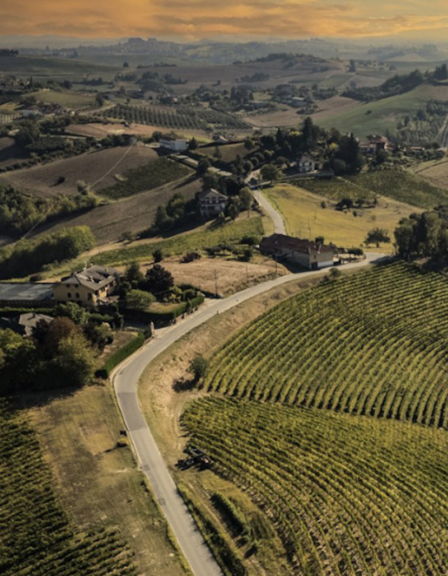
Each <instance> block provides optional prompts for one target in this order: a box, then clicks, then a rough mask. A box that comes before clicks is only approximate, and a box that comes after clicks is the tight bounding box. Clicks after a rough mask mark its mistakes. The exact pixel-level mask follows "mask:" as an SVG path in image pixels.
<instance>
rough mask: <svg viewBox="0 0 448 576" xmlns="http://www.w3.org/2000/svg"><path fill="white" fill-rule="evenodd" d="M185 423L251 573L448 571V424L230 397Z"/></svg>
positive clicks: (191, 411) (205, 402)
mask: <svg viewBox="0 0 448 576" xmlns="http://www.w3.org/2000/svg"><path fill="white" fill-rule="evenodd" d="M211 415H212V416H211ZM182 423H183V425H184V426H185V428H186V430H187V431H188V432H189V433H190V437H189V442H190V444H191V445H193V446H195V447H197V448H201V449H203V450H206V451H207V454H208V455H209V456H210V457H211V458H212V460H213V462H214V467H213V472H205V473H204V474H205V475H208V478H202V479H201V482H203V483H204V484H206V485H208V487H209V492H208V498H209V499H211V501H212V503H214V509H215V513H216V514H217V515H218V516H219V517H220V518H221V519H222V521H223V523H224V525H226V526H227V532H228V533H230V534H233V536H234V538H235V539H236V540H237V542H238V548H237V552H236V555H237V557H238V558H241V559H242V558H243V556H244V558H245V563H246V566H248V569H249V570H248V574H251V575H252V574H259V573H260V571H259V568H258V569H257V566H258V564H259V562H260V563H261V565H262V566H263V568H264V569H265V570H266V573H268V574H276V575H287V574H309V575H312V576H321V575H324V574H327V575H329V574H331V575H338V576H355V575H359V574H363V575H372V576H373V575H374V574H384V575H386V574H387V575H392V574H397V575H398V574H400V575H402V576H404V575H406V576H411V575H413V576H423V575H427V574H431V575H433V576H435V575H439V576H442V575H444V574H445V573H446V566H447V562H448V552H447V550H446V541H447V538H448V529H447V525H448V524H447V521H448V507H447V505H446V501H447V497H448V481H447V473H448V460H447V458H446V450H447V447H448V434H447V433H445V432H440V431H436V430H428V429H425V428H421V427H417V426H414V425H412V424H403V423H401V422H378V421H375V420H369V419H365V418H359V417H350V416H346V415H342V414H331V413H328V412H323V411H319V410H305V409H300V408H286V407H280V406H272V405H270V404H262V403H258V402H242V401H236V400H229V399H223V398H205V399H202V400H199V401H196V402H194V403H193V404H192V405H190V406H189V407H188V408H187V410H186V412H185V413H184V414H183V417H182ZM214 475H217V476H219V477H220V481H219V482H218V481H217V480H214V478H212V476H214ZM221 478H223V479H224V480H227V481H230V482H223V481H222V480H221ZM230 483H232V484H234V485H236V487H238V488H239V489H240V490H236V489H235V487H233V486H232V485H231V484H230ZM212 486H218V487H219V488H215V489H214V490H213V488H211V489H210V487H212ZM218 490H219V491H218ZM243 492H244V493H243ZM249 499H250V503H248V502H247V500H249ZM254 554H255V555H256V560H255V561H253V555H254ZM248 558H249V560H247V559H248ZM251 560H252V562H251ZM285 564H286V565H285ZM233 573H236V572H233ZM239 573H243V572H239Z"/></svg>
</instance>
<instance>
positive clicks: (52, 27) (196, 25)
mask: <svg viewBox="0 0 448 576" xmlns="http://www.w3.org/2000/svg"><path fill="white" fill-rule="evenodd" d="M0 22H1V24H0V33H1V34H36V35H41V34H61V35H73V36H86V37H93V36H95V37H125V36H143V37H147V36H157V37H164V36H171V37H173V36H179V37H182V38H186V39H191V40H197V39H199V38H203V37H207V36H219V35H232V36H251V37H253V36H260V37H263V36H264V37H266V36H270V37H273V36H282V37H288V38H298V37H308V36H321V37H323V36H334V37H338V36H339V37H365V36H367V37H369V36H370V37H381V36H391V35H394V34H395V35H396V34H407V35H412V33H416V34H417V33H418V34H420V35H421V34H425V33H427V35H428V36H429V35H431V36H434V34H435V35H436V36H437V35H439V37H442V35H443V34H445V33H446V31H447V29H448V5H447V3H446V2H441V1H437V0H436V1H434V2H432V3H431V15H428V7H427V3H426V2H423V1H422V0H408V1H407V2H398V1H396V0H395V1H393V0H392V1H391V2H386V1H384V0H379V1H378V2H371V1H370V0H357V1H339V2H338V1H330V0H248V1H242V0H226V1H225V2H222V1H221V0H188V1H186V0H170V1H169V2H166V1H165V0H126V1H120V2H119V1H118V0H96V1H95V2H91V0H76V1H74V0H58V1H56V0H40V1H39V2H36V1H35V0H2V1H1V3H0Z"/></svg>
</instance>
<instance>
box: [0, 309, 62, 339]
mask: <svg viewBox="0 0 448 576" xmlns="http://www.w3.org/2000/svg"><path fill="white" fill-rule="evenodd" d="M53 320H54V318H52V316H47V315H46V314H36V313H35V312H27V313H26V314H20V316H15V317H14V318H0V328H3V329H5V328H9V329H10V330H13V331H14V332H16V333H17V334H20V335H21V336H24V337H25V338H29V337H30V336H32V335H33V330H34V328H36V326H37V325H38V324H39V323H44V324H51V323H52V322H53Z"/></svg>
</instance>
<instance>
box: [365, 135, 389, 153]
mask: <svg viewBox="0 0 448 576" xmlns="http://www.w3.org/2000/svg"><path fill="white" fill-rule="evenodd" d="M388 148H389V140H388V139H387V138H386V137H385V136H369V137H368V139H367V141H365V142H360V143H359V149H360V150H361V152H362V153H363V154H377V153H378V152H380V151H381V150H387V149H388Z"/></svg>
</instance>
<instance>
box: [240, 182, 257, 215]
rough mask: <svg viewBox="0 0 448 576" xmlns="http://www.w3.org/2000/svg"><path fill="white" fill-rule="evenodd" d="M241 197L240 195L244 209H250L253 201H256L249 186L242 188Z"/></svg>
mask: <svg viewBox="0 0 448 576" xmlns="http://www.w3.org/2000/svg"><path fill="white" fill-rule="evenodd" d="M239 197H240V200H241V203H242V205H243V207H244V210H250V208H251V206H252V203H253V201H254V198H253V196H252V193H251V191H250V189H249V188H247V186H245V187H244V188H241V190H240V193H239Z"/></svg>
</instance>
